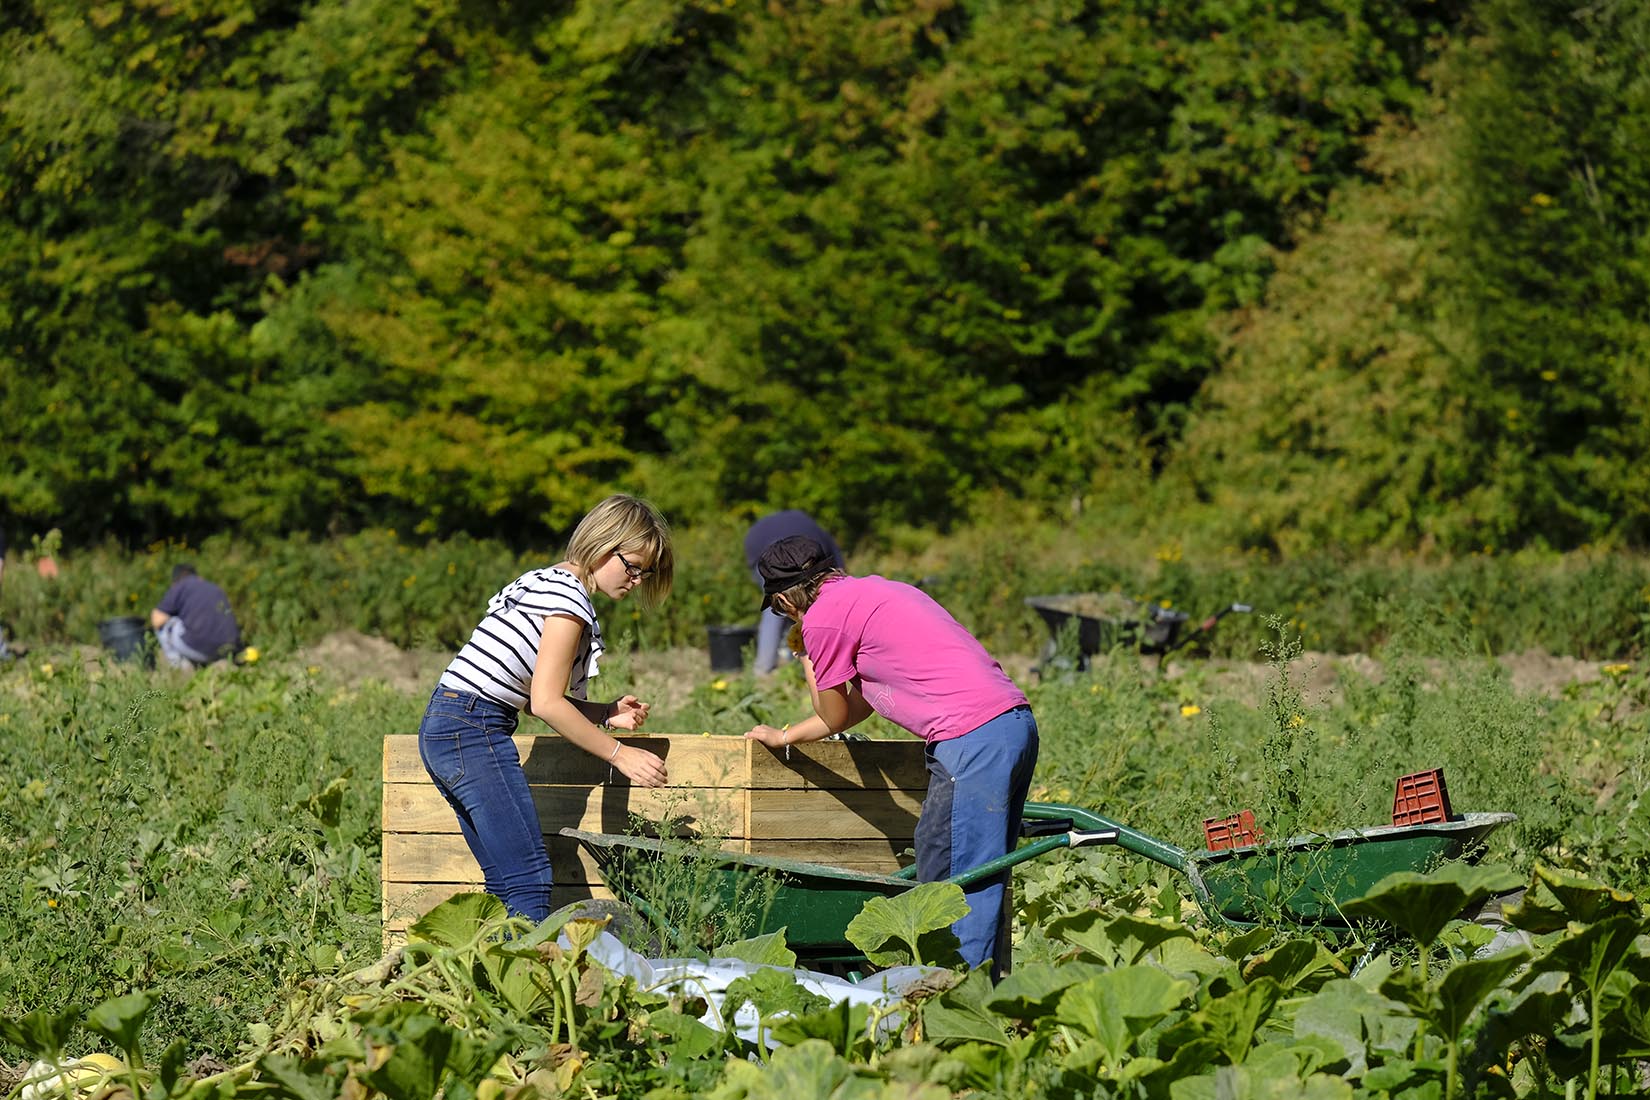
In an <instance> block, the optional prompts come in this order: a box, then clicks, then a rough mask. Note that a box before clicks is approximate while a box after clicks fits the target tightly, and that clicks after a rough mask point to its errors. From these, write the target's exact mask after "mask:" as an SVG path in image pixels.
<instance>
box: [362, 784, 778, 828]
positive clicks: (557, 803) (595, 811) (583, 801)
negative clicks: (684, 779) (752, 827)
mask: <svg viewBox="0 0 1650 1100" xmlns="http://www.w3.org/2000/svg"><path fill="white" fill-rule="evenodd" d="M532 791H533V804H534V806H536V807H537V808H538V813H539V823H540V824H541V825H542V827H543V829H544V831H545V832H546V833H549V834H553V833H557V832H559V831H561V830H562V829H563V828H567V827H571V828H575V829H583V830H584V831H585V832H589V833H628V832H630V831H631V820H632V816H633V815H634V816H638V817H642V818H645V819H647V820H648V821H656V822H657V821H666V820H668V821H671V822H673V823H675V824H676V825H677V827H678V828H677V831H678V832H688V833H692V834H696V835H703V836H743V835H744V834H743V827H744V818H745V792H744V791H741V790H737V789H732V790H730V789H727V788H709V789H703V790H677V789H672V788H668V787H667V788H660V789H655V790H649V789H647V788H645V787H606V786H597V787H541V786H535V787H533V788H532ZM383 814H384V816H383V830H384V832H386V833H456V832H458V818H457V817H456V816H454V814H453V808H452V807H451V806H449V805H448V804H447V800H446V799H445V798H443V797H441V792H440V791H438V790H436V788H435V784H433V783H431V782H429V780H425V781H424V782H422V783H385V784H384V806H383Z"/></svg>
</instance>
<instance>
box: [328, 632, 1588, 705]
mask: <svg viewBox="0 0 1650 1100" xmlns="http://www.w3.org/2000/svg"><path fill="white" fill-rule="evenodd" d="M450 657H451V655H450V654H448V653H445V652H438V651H434V650H402V649H397V648H396V647H395V646H394V645H392V644H391V643H389V642H387V641H385V640H384V639H382V638H375V637H372V636H370V635H366V634H359V633H356V632H354V631H344V632H340V633H336V634H329V635H327V636H326V637H325V638H323V639H322V640H321V641H320V642H319V643H317V644H316V645H315V646H313V647H311V648H309V649H306V650H302V651H300V652H299V653H298V654H297V655H296V660H297V661H299V662H301V663H303V664H306V665H315V666H318V667H320V668H323V669H326V670H327V671H328V672H330V673H332V674H333V675H335V676H338V677H339V678H341V679H344V680H346V681H348V682H361V681H366V680H379V681H382V682H384V683H385V684H387V685H389V686H390V687H392V688H394V689H396V690H398V691H407V692H412V693H422V692H426V691H428V690H429V689H430V687H431V685H433V684H434V683H435V681H436V679H437V678H438V677H439V676H440V674H441V670H442V669H443V668H445V667H446V665H447V661H448V660H449V659H450ZM1000 660H1001V663H1002V666H1003V669H1004V671H1006V672H1007V673H1008V674H1009V675H1010V676H1011V677H1013V678H1014V679H1015V680H1016V681H1017V682H1019V683H1022V684H1028V683H1031V682H1033V680H1034V678H1035V674H1034V673H1033V672H1032V668H1033V667H1034V665H1035V664H1036V658H1035V657H1033V656H1030V655H1022V654H1005V655H1003V656H1002V657H1001V658H1000ZM1498 660H1499V661H1500V664H1501V666H1502V667H1503V668H1504V669H1505V670H1506V673H1507V676H1508V679H1509V681H1510V683H1511V684H1512V686H1513V689H1514V690H1515V691H1516V692H1518V693H1520V694H1530V695H1546V696H1556V695H1558V694H1560V693H1562V692H1563V690H1564V689H1565V688H1566V687H1568V686H1569V685H1571V684H1577V683H1587V682H1589V681H1593V680H1597V679H1599V678H1600V676H1601V675H1602V673H1601V671H1600V666H1601V663H1600V662H1597V661H1582V660H1577V659H1576V658H1574V657H1563V656H1554V655H1553V654H1549V653H1543V652H1540V651H1538V650H1529V651H1526V652H1524V653H1514V654H1506V655H1503V656H1502V657H1500V658H1498ZM1141 663H1142V665H1143V666H1144V667H1146V668H1148V669H1155V668H1156V666H1157V659H1156V658H1155V657H1143V658H1141ZM1194 665H1196V666H1200V667H1203V668H1205V669H1206V670H1207V671H1208V672H1210V673H1212V674H1213V676H1214V678H1215V680H1216V681H1217V683H1218V684H1219V685H1220V686H1221V687H1222V688H1225V689H1227V690H1229V691H1230V692H1231V693H1232V694H1233V695H1234V696H1236V697H1238V698H1240V699H1244V700H1246V701H1254V702H1259V701H1260V700H1262V699H1264V698H1265V694H1266V685H1267V683H1268V681H1269V680H1270V678H1271V675H1272V670H1271V668H1270V667H1269V666H1268V665H1266V664H1265V663H1263V662H1245V661H1230V660H1211V661H1206V662H1197V661H1194V659H1190V658H1183V659H1180V660H1175V659H1171V660H1170V661H1169V662H1168V663H1167V666H1166V667H1165V668H1164V675H1165V676H1169V677H1175V676H1181V675H1185V674H1186V671H1187V670H1188V668H1190V667H1193V666H1194ZM1430 667H1431V668H1432V670H1433V671H1434V673H1435V674H1436V675H1438V676H1439V677H1442V676H1443V675H1444V674H1445V673H1446V671H1447V670H1446V668H1445V666H1444V664H1443V662H1434V663H1432V665H1431V666H1430ZM1382 672H1383V670H1382V667H1381V665H1380V662H1378V661H1376V660H1375V659H1373V658H1371V657H1368V656H1366V655H1364V654H1340V653H1317V652H1307V653H1303V654H1301V656H1300V657H1299V658H1298V659H1297V660H1296V661H1295V662H1294V663H1293V664H1292V665H1291V666H1290V674H1291V677H1292V679H1293V681H1294V682H1295V683H1296V684H1297V685H1298V686H1299V687H1300V689H1301V691H1302V693H1303V695H1305V696H1306V697H1307V698H1308V699H1309V700H1313V699H1322V698H1325V697H1327V696H1331V695H1333V694H1334V693H1335V691H1336V690H1337V688H1338V687H1339V685H1340V683H1341V681H1342V679H1343V678H1344V677H1346V676H1347V675H1348V674H1356V675H1357V676H1359V677H1362V678H1367V679H1371V680H1375V681H1379V680H1380V678H1381V676H1382ZM710 675H711V672H710V664H709V659H708V657H707V656H706V653H705V651H704V650H702V649H697V648H680V649H670V650H664V651H660V652H655V653H649V654H647V655H646V659H645V660H640V661H636V662H635V664H634V679H633V690H634V691H635V692H636V693H637V694H638V695H641V696H643V697H644V698H646V699H649V700H650V701H651V702H653V703H654V705H655V707H656V708H657V709H659V710H669V709H672V708H673V707H674V706H675V705H676V704H677V703H678V702H680V701H681V700H683V699H685V698H686V697H687V696H688V695H689V694H690V693H691V692H692V690H693V688H694V687H695V685H698V684H702V683H704V682H705V680H706V678H707V677H709V676H710Z"/></svg>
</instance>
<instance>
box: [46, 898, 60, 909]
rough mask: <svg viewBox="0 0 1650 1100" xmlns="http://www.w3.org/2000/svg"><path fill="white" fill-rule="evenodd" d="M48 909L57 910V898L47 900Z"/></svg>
mask: <svg viewBox="0 0 1650 1100" xmlns="http://www.w3.org/2000/svg"><path fill="white" fill-rule="evenodd" d="M46 907H47V908H48V909H56V908H57V899H56V898H47V899H46Z"/></svg>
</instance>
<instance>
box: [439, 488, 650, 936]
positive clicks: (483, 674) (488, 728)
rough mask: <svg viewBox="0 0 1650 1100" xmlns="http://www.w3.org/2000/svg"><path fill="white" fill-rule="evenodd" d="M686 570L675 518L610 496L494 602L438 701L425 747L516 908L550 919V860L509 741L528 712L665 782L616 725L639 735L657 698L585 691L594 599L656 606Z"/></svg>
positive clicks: (470, 838)
mask: <svg viewBox="0 0 1650 1100" xmlns="http://www.w3.org/2000/svg"><path fill="white" fill-rule="evenodd" d="M674 564H675V563H674V558H673V555H672V552H671V544H670V527H669V525H668V524H666V523H665V520H664V517H663V516H661V515H660V514H659V512H658V511H657V510H656V509H655V508H654V507H653V506H652V505H651V504H648V503H647V502H646V501H643V500H638V499H637V498H635V497H630V496H625V495H623V494H616V495H614V496H610V497H608V498H607V499H606V500H604V501H602V502H601V503H600V504H598V505H596V507H595V508H593V509H591V510H590V512H589V514H588V515H586V516H585V517H584V519H582V520H580V521H579V525H578V527H576V528H575V529H574V530H573V537H572V539H571V541H569V543H568V546H567V558H566V560H565V561H561V562H558V563H556V564H555V565H553V566H551V567H549V568H548V569H534V570H530V571H529V572H527V573H524V574H522V575H521V576H520V577H518V578H516V580H514V581H512V582H511V583H510V584H508V585H505V587H504V588H503V590H502V591H500V592H499V593H498V594H497V595H496V596H494V597H493V598H492V599H491V600H489V601H488V603H487V615H486V617H485V618H483V619H482V620H481V623H480V625H478V626H477V627H476V629H475V633H474V634H472V635H471V636H470V640H469V641H468V642H466V643H465V644H464V647H463V648H462V649H460V650H459V651H458V654H457V655H456V656H454V657H453V660H452V663H451V664H449V665H448V666H447V670H446V671H445V672H443V673H442V674H441V681H440V683H438V684H437V685H436V689H435V692H434V693H433V694H432V695H431V696H430V705H429V709H428V710H426V711H425V713H424V720H423V722H422V723H420V725H419V727H418V751H419V755H420V756H421V757H422V758H423V760H424V768H425V770H426V771H428V772H429V773H430V778H431V779H433V780H435V784H436V786H437V787H438V788H440V790H441V793H442V794H443V795H444V796H445V797H446V799H447V802H448V804H449V805H451V806H452V808H453V811H454V812H455V813H456V814H457V815H458V824H459V828H460V830H461V831H462V832H463V833H464V839H465V841H466V842H468V844H469V845H470V851H471V853H473V854H474V855H475V858H476V862H477V863H479V864H480V865H481V872H482V876H483V878H484V879H485V881H486V885H487V892H488V893H489V894H492V895H493V896H495V897H497V898H499V899H500V900H501V901H503V902H504V904H505V906H506V908H508V909H509V911H510V912H511V913H512V914H514V915H517V916H523V917H527V918H529V919H531V920H534V921H539V920H543V919H544V918H545V917H546V916H548V915H549V913H550V884H551V875H550V855H549V853H548V852H547V851H546V850H545V847H544V835H543V832H542V830H541V828H540V825H539V818H538V811H537V809H536V808H535V807H534V805H533V795H532V792H531V791H530V790H529V789H528V785H527V775H526V773H525V772H523V771H522V769H521V758H520V757H519V755H518V754H517V753H516V746H515V742H514V741H512V740H511V736H512V735H513V734H514V733H515V731H516V724H517V721H518V719H519V717H520V714H521V712H522V711H526V712H527V713H529V714H531V715H534V716H535V717H537V718H538V719H540V720H541V721H543V722H544V723H545V724H546V725H547V726H549V727H550V728H551V729H553V730H555V731H556V732H557V733H559V734H561V735H562V736H563V737H565V738H567V740H569V741H571V742H573V744H575V745H577V746H578V747H579V748H581V749H583V750H584V751H586V752H588V753H590V754H592V755H594V756H597V757H600V758H601V759H603V760H605V761H607V762H608V763H609V764H610V765H612V766H613V767H614V768H617V769H618V770H619V771H621V772H623V773H624V774H625V776H627V777H628V778H629V779H630V781H631V782H632V783H635V784H636V785H638V786H642V787H659V786H663V785H664V782H665V764H664V761H663V760H661V759H660V758H659V757H658V756H656V755H654V754H653V753H650V752H648V751H647V750H645V749H639V748H633V747H630V746H627V745H624V744H621V743H620V742H619V741H618V740H617V739H616V738H614V737H613V736H612V735H611V734H609V733H608V732H607V731H608V730H610V729H626V730H636V729H640V728H641V726H642V723H643V722H645V721H646V720H647V712H648V704H646V703H644V702H642V701H641V700H639V699H637V698H636V697H635V696H634V695H625V696H622V697H620V698H618V699H615V700H614V701H613V702H611V703H600V702H592V701H591V700H590V699H589V698H588V697H587V694H588V693H587V685H588V683H589V680H590V678H591V677H593V676H595V675H596V673H597V671H598V670H597V664H598V663H599V662H600V660H601V657H602V653H603V652H604V646H603V644H602V628H601V624H600V623H598V622H597V621H596V610H595V607H594V606H593V605H592V604H591V602H590V597H591V596H592V595H593V594H594V593H597V592H599V593H601V594H602V595H604V596H606V597H608V598H609V599H612V600H622V599H624V598H625V597H627V596H629V595H630V594H631V593H632V592H635V593H636V598H637V599H639V600H641V601H642V603H643V604H644V605H645V606H649V607H651V606H654V605H656V604H658V603H659V602H660V601H661V600H663V599H664V598H665V597H666V596H667V595H669V594H670V585H671V579H672V576H673V573H674Z"/></svg>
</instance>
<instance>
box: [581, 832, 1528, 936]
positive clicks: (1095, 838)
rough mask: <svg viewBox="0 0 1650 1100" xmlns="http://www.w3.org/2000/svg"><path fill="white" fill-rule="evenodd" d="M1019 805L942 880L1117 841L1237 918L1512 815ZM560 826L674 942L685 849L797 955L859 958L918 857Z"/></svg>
mask: <svg viewBox="0 0 1650 1100" xmlns="http://www.w3.org/2000/svg"><path fill="white" fill-rule="evenodd" d="M1024 816H1025V824H1024V827H1023V830H1022V831H1023V832H1024V833H1025V834H1027V836H1028V838H1029V839H1027V840H1026V842H1025V843H1023V844H1021V845H1020V846H1019V847H1018V848H1016V849H1015V850H1014V851H1012V852H1009V853H1008V854H1007V855H1004V856H1000V857H998V858H997V859H994V860H992V861H991V862H989V863H986V864H982V865H981V866H979V867H976V868H974V869H973V870H971V871H968V872H966V873H964V874H961V875H957V876H955V877H953V878H951V879H949V880H948V881H950V882H953V883H955V884H956V885H958V886H968V885H969V884H971V883H974V882H978V881H980V880H981V879H986V878H990V877H992V876H994V875H998V874H1001V873H1002V872H1003V871H1004V870H1006V869H1008V868H1010V867H1013V866H1014V865H1015V864H1018V863H1023V862H1025V861H1026V860H1029V859H1034V858H1036V857H1038V856H1041V855H1043V854H1045V853H1048V852H1051V851H1055V850H1058V849H1062V848H1082V847H1089V846H1093V845H1102V844H1115V845H1117V846H1118V847H1120V848H1122V849H1124V850H1125V851H1128V852H1131V853H1133V854H1135V855H1140V856H1144V857H1145V858H1147V859H1149V860H1152V861H1153V862H1155V863H1159V864H1162V865H1163V866H1165V867H1169V868H1172V869H1173V870H1175V871H1178V872H1180V873H1182V874H1184V875H1185V876H1186V878H1187V881H1188V883H1189V885H1190V887H1191V891H1192V894H1193V896H1194V897H1195V898H1196V900H1197V902H1198V904H1199V906H1201V907H1202V909H1203V911H1204V912H1205V913H1206V914H1207V915H1208V916H1209V918H1210V919H1211V920H1215V921H1219V922H1222V923H1226V924H1235V925H1253V924H1257V923H1261V922H1296V923H1302V924H1343V923H1345V920H1344V918H1343V917H1342V916H1341V912H1340V910H1341V906H1342V905H1344V904H1345V903H1346V902H1348V901H1350V900H1352V899H1353V898H1357V897H1361V896H1362V895H1364V894H1366V893H1368V892H1369V890H1370V889H1371V888H1372V887H1373V886H1374V885H1375V884H1376V883H1377V882H1379V881H1380V880H1381V879H1382V878H1384V877H1385V876H1386V875H1388V874H1391V873H1392V872H1394V871H1426V870H1430V869H1431V868H1432V867H1435V866H1437V865H1438V864H1440V863H1443V862H1445V861H1448V860H1455V859H1473V858H1476V856H1477V853H1478V852H1479V851H1480V850H1481V847H1482V842H1483V840H1484V838H1485V837H1487V836H1488V835H1489V834H1490V833H1492V832H1494V831H1495V830H1496V829H1498V828H1500V827H1501V826H1502V825H1504V824H1506V823H1508V822H1510V821H1514V820H1516V815H1514V814H1510V813H1480V814H1466V815H1464V816H1462V817H1461V818H1459V819H1457V820H1452V821H1444V822H1438V823H1436V824H1427V825H1405V826H1380V827H1375V828H1368V829H1348V830H1345V831H1343V832H1339V833H1336V834H1334V835H1331V836H1304V837H1296V838H1293V839H1291V840H1286V841H1282V842H1279V843H1273V844H1265V845H1250V846H1246V847H1238V848H1228V849H1223V850H1221V851H1197V852H1193V851H1188V850H1186V849H1184V848H1181V847H1178V846H1177V845H1174V844H1170V843H1168V842H1166V841H1162V840H1158V839H1157V838H1155V837H1151V836H1148V835H1146V834H1145V833H1142V832H1140V831H1138V830H1136V829H1131V828H1129V827H1128V826H1127V825H1123V824H1120V823H1119V822H1116V821H1112V820H1111V819H1109V818H1106V817H1103V816H1101V815H1100V814H1097V813H1094V812H1092V811H1090V810H1085V809H1081V808H1079V807H1076V806H1067V805H1062V804H1060V803H1052V802H1028V803H1026V808H1025V815H1024ZM561 834H562V835H563V836H566V837H570V838H572V839H574V840H577V841H578V842H579V844H580V845H581V846H582V847H583V848H584V849H585V851H586V852H588V853H589V854H590V856H591V857H592V858H593V859H594V860H595V862H596V866H597V867H598V869H599V870H600V872H601V875H602V878H603V880H604V881H605V882H606V883H607V885H608V887H609V888H610V889H611V890H612V891H613V893H614V896H615V897H617V898H618V900H619V901H621V902H623V903H625V904H626V905H628V906H630V907H631V908H632V909H635V910H636V911H637V912H639V913H641V914H642V915H643V916H644V917H646V918H647V919H648V920H649V921H650V922H651V923H652V924H653V925H654V926H655V927H657V928H659V929H660V930H661V932H662V933H663V935H664V936H665V938H666V939H667V940H674V941H675V942H674V944H673V946H674V947H677V948H680V947H683V946H685V945H686V944H687V940H686V938H685V937H684V936H683V935H682V933H681V931H680V930H677V929H674V928H673V927H672V926H671V922H670V921H669V920H668V919H667V918H666V916H665V915H664V914H662V913H660V912H659V911H658V910H657V909H656V908H655V907H654V906H653V904H652V903H651V902H650V900H649V898H650V897H653V896H655V895H656V894H657V889H656V886H657V883H658V882H659V879H658V877H657V876H658V874H659V873H660V870H661V868H664V869H668V868H671V867H680V866H681V865H682V864H683V863H684V861H685V862H686V863H688V864H690V865H691V866H692V867H693V872H692V873H693V875H694V876H695V877H694V886H693V888H694V889H695V891H696V892H697V893H698V894H699V896H700V898H701V900H702V901H704V902H706V903H708V904H707V905H706V906H705V907H704V908H706V909H709V910H714V911H733V910H738V909H743V910H745V911H746V912H749V913H750V914H751V917H752V919H751V921H750V922H749V923H750V924H751V925H752V927H749V928H747V930H746V934H749V935H763V934H766V933H770V932H775V931H778V930H779V929H781V928H783V929H785V938H786V942H787V943H788V944H789V945H790V948H791V950H792V951H794V952H796V955H797V959H798V963H799V965H804V966H809V965H817V964H827V963H829V964H848V965H862V964H864V962H865V957H864V956H863V955H862V954H860V952H859V950H858V949H857V948H855V947H854V946H853V944H851V943H849V942H848V938H847V928H848V923H849V922H850V921H852V920H853V919H854V917H856V916H858V915H859V911H860V910H861V909H862V908H863V907H864V906H865V903H866V902H868V901H870V900H871V899H873V898H882V897H893V896H895V895H898V894H900V893H903V892H904V891H906V890H909V889H911V888H912V887H913V886H914V885H916V868H915V867H907V868H905V869H904V870H902V871H900V872H898V873H897V874H893V875H879V874H871V873H866V872H860V871H849V870H844V869H842V868H837V867H827V866H823V865H820V864H813V863H803V862H800V861H798V860H788V859H782V858H779V857H775V856H758V855H745V854H743V853H737V852H718V851H715V850H708V849H704V848H701V847H698V846H696V845H691V844H687V843H684V842H681V841H667V840H655V839H651V838H648V837H636V836H621V835H616V834H612V833H588V832H583V831H581V830H578V829H563V830H561ZM666 873H669V872H668V870H667V871H666Z"/></svg>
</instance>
